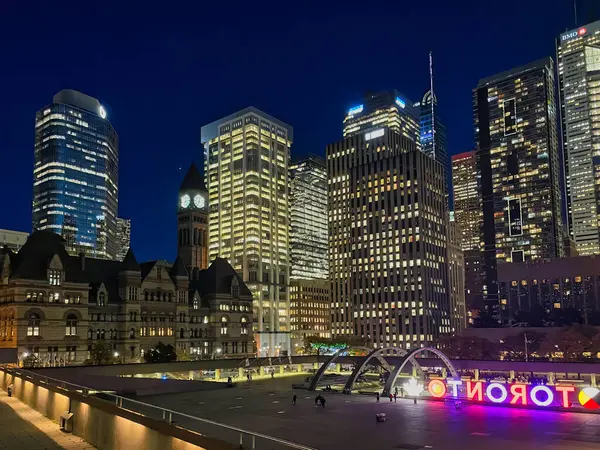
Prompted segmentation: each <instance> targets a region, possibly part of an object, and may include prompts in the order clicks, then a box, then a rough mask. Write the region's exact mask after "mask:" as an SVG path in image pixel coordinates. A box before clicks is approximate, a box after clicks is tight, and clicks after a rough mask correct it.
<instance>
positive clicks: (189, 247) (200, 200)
mask: <svg viewBox="0 0 600 450" xmlns="http://www.w3.org/2000/svg"><path fill="white" fill-rule="evenodd" d="M177 232H178V233H177V255H178V256H179V257H180V258H181V259H182V260H183V263H184V264H185V268H186V269H187V271H188V273H189V274H190V277H192V274H193V270H194V269H195V268H197V269H200V270H203V269H206V268H208V190H207V189H206V186H205V185H204V180H203V179H202V175H200V172H198V169H197V168H196V165H195V164H192V165H191V167H190V169H189V170H188V173H187V174H186V176H185V178H184V179H183V183H181V187H180V188H179V203H178V206H177Z"/></svg>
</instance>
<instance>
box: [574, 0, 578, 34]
mask: <svg viewBox="0 0 600 450" xmlns="http://www.w3.org/2000/svg"><path fill="white" fill-rule="evenodd" d="M573 14H574V15H575V28H577V26H578V25H577V23H578V21H577V0H573Z"/></svg>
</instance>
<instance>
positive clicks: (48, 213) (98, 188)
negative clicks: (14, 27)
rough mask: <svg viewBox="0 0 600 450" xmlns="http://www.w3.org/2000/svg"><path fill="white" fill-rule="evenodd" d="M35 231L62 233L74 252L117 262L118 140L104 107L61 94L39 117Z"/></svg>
mask: <svg viewBox="0 0 600 450" xmlns="http://www.w3.org/2000/svg"><path fill="white" fill-rule="evenodd" d="M34 159H35V166H34V170H33V178H34V181H33V229H34V230H50V231H53V232H54V233H56V234H60V235H61V236H62V237H63V238H64V239H65V241H66V248H67V250H68V251H69V252H70V253H75V254H77V253H80V252H83V253H84V254H86V255H88V256H93V257H95V258H104V259H115V258H116V257H117V253H118V251H119V244H118V242H117V209H118V193H119V138H118V136H117V133H116V132H115V130H114V128H113V127H112V125H111V123H110V122H109V120H108V117H107V112H106V109H105V108H104V107H103V106H102V105H101V104H100V102H99V101H98V100H97V99H95V98H93V97H90V96H88V95H85V94H82V93H81V92H77V91H73V90H70V89H67V90H63V91H60V92H59V93H58V94H56V95H55V96H54V98H53V100H52V103H51V104H50V105H48V106H46V107H44V108H42V109H41V110H39V111H38V112H37V113H36V118H35V158H34Z"/></svg>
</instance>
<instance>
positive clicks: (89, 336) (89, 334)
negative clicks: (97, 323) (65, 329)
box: [87, 328, 94, 339]
mask: <svg viewBox="0 0 600 450" xmlns="http://www.w3.org/2000/svg"><path fill="white" fill-rule="evenodd" d="M93 336H94V331H93V330H92V329H91V328H89V329H88V333H87V337H88V339H93Z"/></svg>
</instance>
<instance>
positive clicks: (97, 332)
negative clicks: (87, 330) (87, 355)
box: [96, 328, 102, 339]
mask: <svg viewBox="0 0 600 450" xmlns="http://www.w3.org/2000/svg"><path fill="white" fill-rule="evenodd" d="M101 336H102V334H101V333H100V328H98V329H97V330H96V339H100V337H101Z"/></svg>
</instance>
